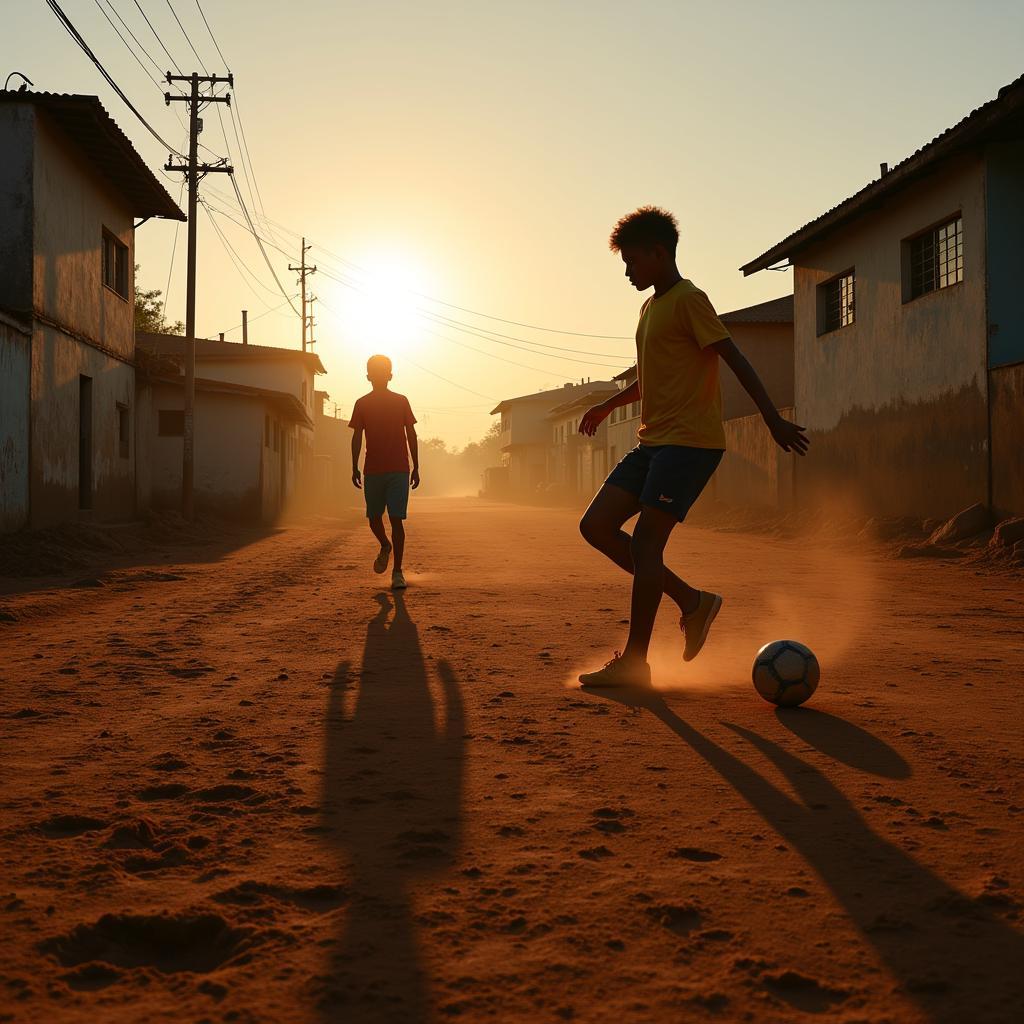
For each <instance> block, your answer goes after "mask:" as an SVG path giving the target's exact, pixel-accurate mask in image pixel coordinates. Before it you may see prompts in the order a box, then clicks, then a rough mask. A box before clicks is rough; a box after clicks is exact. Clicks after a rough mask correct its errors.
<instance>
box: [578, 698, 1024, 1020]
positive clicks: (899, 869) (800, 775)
mask: <svg viewBox="0 0 1024 1024" xmlns="http://www.w3.org/2000/svg"><path fill="white" fill-rule="evenodd" d="M588 692H590V693H594V694H597V693H599V694H600V695H601V696H603V697H607V698H608V699H610V700H614V701H616V702H618V703H620V704H624V705H626V706H627V707H631V708H638V707H643V708H646V709H647V710H648V711H649V712H650V713H651V714H652V715H654V717H655V718H657V719H658V720H659V721H661V722H662V723H664V724H665V725H666V726H667V727H668V728H669V729H671V730H672V732H674V733H675V734H676V735H677V736H678V737H679V738H680V739H681V740H682V741H683V742H684V743H686V744H687V745H688V746H689V747H690V748H691V749H692V750H693V751H694V752H695V753H696V754H698V755H699V756H700V757H702V758H703V759H704V760H705V761H706V762H707V763H708V764H709V765H710V766H711V767H712V768H714V769H715V771H716V772H718V774H719V775H720V776H721V777H722V778H723V779H725V780H726V781H727V782H728V783H729V784H730V785H731V786H732V787H733V788H734V789H735V790H736V792H737V793H739V794H740V795H741V796H742V797H743V798H744V799H745V800H746V801H747V802H748V803H749V804H750V805H751V806H752V807H753V808H754V809H755V810H756V811H757V812H758V813H759V814H760V815H761V816H762V817H763V818H764V820H765V821H766V822H767V823H768V824H769V825H770V826H771V827H772V828H773V829H775V831H776V832H778V834H779V835H780V836H782V837H783V839H785V840H786V841H787V842H788V843H790V844H791V846H792V847H793V848H794V849H795V850H796V851H797V852H799V853H800V855H801V856H803V857H804V859H805V860H806V861H807V862H808V864H810V866H811V867H812V868H813V869H814V870H815V872H816V873H817V874H818V876H819V877H820V878H821V879H822V881H823V882H824V883H825V884H826V885H827V886H828V887H829V889H830V890H831V891H832V893H833V894H834V895H835V897H836V899H837V900H838V901H839V903H840V904H841V905H842V907H843V908H844V910H845V911H846V913H847V914H848V916H849V917H850V920H851V921H852V922H853V923H854V924H855V925H856V927H857V928H858V929H859V930H860V932H861V933H862V934H863V935H864V937H865V938H866V939H867V940H868V941H869V942H870V943H871V945H872V946H874V948H875V949H876V950H877V951H878V954H879V956H880V958H881V959H882V961H883V962H884V963H885V965H886V967H887V968H888V970H889V971H890V973H891V974H892V976H893V978H894V979H895V982H896V984H897V986H898V987H899V989H900V991H901V992H902V993H903V994H904V995H906V996H907V997H908V998H910V999H911V1000H913V1001H914V1002H915V1003H916V1004H917V1005H918V1006H919V1008H920V1009H921V1010H922V1011H923V1013H924V1014H925V1015H926V1016H927V1019H929V1020H932V1021H938V1022H943V1024H947V1022H948V1024H963V1022H965V1021H971V1022H972V1024H995V1022H1008V1021H1011V1020H1019V1019H1020V1012H1021V1007H1022V1006H1024V971H1022V970H1021V965H1022V964H1024V937H1022V936H1021V935H1020V933H1019V932H1017V931H1016V930H1014V929H1013V928H1012V927H1011V926H1010V925H1009V924H1007V923H1006V922H1005V921H1004V920H1002V919H1001V918H1000V917H998V916H996V914H995V913H994V912H993V910H992V905H993V904H994V903H995V902H996V901H997V900H998V896H999V894H998V893H996V894H990V897H991V899H992V902H991V903H986V902H985V899H986V897H985V896H982V897H981V898H979V899H973V898H971V897H969V896H967V895H965V894H964V893H962V892H960V891H959V890H957V889H955V888H954V887H953V886H951V885H949V884H948V883H947V882H944V881H943V880H942V879H941V878H939V877H938V876H937V875H935V874H933V873H932V872H931V871H929V870H928V869H927V868H926V867H924V866H923V865H922V864H920V863H918V862H917V861H916V860H914V858H913V857H911V856H909V855H908V854H906V853H905V852H903V851H902V850H901V849H899V848H898V847H896V846H894V845H893V844H892V843H890V842H889V841H888V840H887V839H884V838H883V837H882V836H880V835H878V834H877V833H876V832H874V831H872V829H871V828H870V826H869V825H868V823H867V822H866V821H865V820H864V819H863V818H862V817H861V815H860V814H858V812H857V811H856V809H855V808H854V807H853V805H852V804H851V803H850V801H849V800H848V799H847V798H846V797H845V796H844V795H843V794H842V793H841V792H840V791H839V789H837V788H836V786H835V785H833V783H832V782H831V781H829V779H828V777H827V776H826V775H825V774H824V773H823V772H821V771H819V770H818V769H817V768H815V767H814V766H813V765H811V764H808V763H807V762H806V761H803V760H801V759H800V758H798V757H796V756H794V755H793V754H791V753H790V752H789V751H788V750H786V749H784V748H783V747H781V746H780V745H779V744H777V743H774V742H773V741H771V740H768V739H765V738H764V737H762V736H759V735H757V734H756V733H754V732H752V731H750V730H749V729H746V728H743V727H742V726H738V725H733V724H730V723H728V722H724V723H722V724H723V725H725V726H726V728H728V729H731V730H732V731H733V732H734V733H735V734H736V735H737V736H739V737H742V739H743V740H745V741H746V742H748V743H750V744H751V745H752V746H753V747H755V748H756V749H757V750H759V751H760V752H761V753H762V754H763V755H764V756H765V757H767V758H768V759H769V760H770V761H771V762H772V763H773V764H774V765H775V766H776V767H777V768H778V769H779V770H780V771H781V772H782V773H783V775H784V776H785V777H786V780H787V781H788V782H789V784H790V785H791V786H792V787H793V790H794V791H795V792H796V793H797V794H798V797H799V800H793V799H792V798H790V797H789V796H788V795H786V794H785V793H784V792H782V790H780V789H778V788H777V787H776V786H774V785H773V784H772V783H771V782H769V781H768V780H767V779H765V778H764V777H763V776H761V775H760V774H758V773H757V772H756V771H754V769H752V768H751V767H750V766H749V765H747V764H745V763H744V762H743V761H741V760H740V759H739V758H737V757H735V756H734V755H733V754H731V753H729V752H728V751H727V750H725V749H724V748H722V747H720V746H719V745H718V744H717V743H715V742H713V741H712V740H710V739H708V738H707V737H706V736H704V735H703V734H702V733H700V732H698V731H697V730H696V729H694V728H693V727H692V726H691V725H689V724H687V723H686V722H684V721H683V720H682V719H681V718H680V717H679V716H678V715H676V714H675V713H674V712H673V711H672V710H671V709H670V708H669V707H668V706H667V705H666V703H665V701H664V700H663V699H662V697H661V696H660V695H658V694H657V693H655V692H653V691H634V690H628V691H627V690H607V691H606V690H601V691H596V690H591V691H588ZM829 717H830V718H833V722H831V723H826V725H827V728H826V732H828V733H829V734H830V735H833V736H834V735H836V734H837V733H838V734H841V735H844V736H846V735H853V734H854V732H853V730H855V729H856V727H852V726H851V727H849V728H848V729H845V730H837V727H836V726H835V721H837V720H835V719H834V716H829ZM808 728H811V729H815V728H817V723H816V724H815V726H810V727H808ZM792 731H793V732H794V733H795V734H797V735H798V736H803V734H804V732H805V731H806V729H805V728H804V727H803V726H797V727H794V728H793V730H792ZM861 731H862V730H859V729H856V732H861ZM872 739H873V745H874V749H875V751H876V754H877V753H878V751H879V750H880V747H885V746H886V745H885V744H883V743H882V741H881V740H877V739H874V738H872ZM895 757H898V755H895V752H893V753H892V754H886V755H884V756H883V759H882V762H881V766H882V767H883V768H884V769H887V770H883V771H882V772H881V774H886V775H892V776H894V777H900V775H901V774H904V773H903V772H902V771H901V769H900V766H899V764H898V762H897V761H896V760H894V758H895ZM876 770H877V767H876ZM906 773H907V774H908V773H909V769H908V770H907V772H906ZM780 980H783V981H785V980H786V979H785V977H784V978H783V979H780ZM806 989H807V986H803V985H802V981H801V979H800V978H799V977H796V976H794V977H790V978H789V984H788V988H787V986H786V985H781V986H780V991H779V992H778V993H777V994H778V995H780V996H781V997H782V998H783V999H786V1001H788V1002H791V1003H792V1004H793V1005H794V1006H798V1007H800V1008H807V1009H810V1008H812V1007H810V1006H801V1004H802V1003H806V1002H807V1001H808V997H823V998H824V999H825V1000H826V1001H827V1002H833V1003H834V1002H838V1001H842V1000H843V999H844V998H845V996H844V994H843V993H841V992H832V993H829V992H817V993H810V992H808V991H807V990H806ZM824 1008H825V1007H824V1006H819V1007H817V1009H824Z"/></svg>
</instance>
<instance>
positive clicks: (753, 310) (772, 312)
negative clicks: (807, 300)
mask: <svg viewBox="0 0 1024 1024" xmlns="http://www.w3.org/2000/svg"><path fill="white" fill-rule="evenodd" d="M719 319H720V320H721V321H722V323H723V324H791V323H792V322H793V296H792V295H781V296H779V298H777V299H769V300H768V301H767V302H759V303H758V304H757V305H756V306H746V307H745V308H744V309H733V310H731V311H730V312H728V313H722V314H721V315H720V316H719Z"/></svg>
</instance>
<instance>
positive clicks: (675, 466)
mask: <svg viewBox="0 0 1024 1024" xmlns="http://www.w3.org/2000/svg"><path fill="white" fill-rule="evenodd" d="M724 454H725V452H724V451H723V450H722V449H721V448H689V447H686V446H685V445H681V444H652V445H645V444H638V445H637V446H636V447H635V448H634V449H633V450H632V451H630V452H627V453H626V454H625V455H623V456H622V458H621V459H620V460H619V464H618V465H617V466H616V467H615V468H614V469H613V470H612V471H611V473H609V474H608V479H607V480H606V481H605V483H609V484H613V485H614V486H615V487H621V488H622V489H623V490H624V491H629V493H630V494H635V495H636V496H637V498H639V500H640V504H641V505H646V506H649V507H650V508H660V509H663V510H664V511H665V512H668V513H670V514H671V515H674V516H675V517H676V519H678V520H679V522H682V521H683V520H684V519H685V518H686V513H687V512H689V511H690V507H691V506H692V505H693V503H694V502H695V501H696V500H697V499H698V498H699V497H700V494H701V491H703V490H704V488H705V487H706V486H707V484H708V481H709V480H710V479H711V477H712V475H713V474H714V472H715V470H716V469H717V468H718V464H719V463H720V462H721V461H722V456H723V455H724Z"/></svg>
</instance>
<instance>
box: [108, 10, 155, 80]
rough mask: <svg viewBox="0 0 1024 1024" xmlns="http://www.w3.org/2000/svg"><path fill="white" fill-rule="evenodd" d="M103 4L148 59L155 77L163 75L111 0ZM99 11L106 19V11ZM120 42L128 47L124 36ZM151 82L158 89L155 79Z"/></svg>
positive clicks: (133, 52) (115, 29)
mask: <svg viewBox="0 0 1024 1024" xmlns="http://www.w3.org/2000/svg"><path fill="white" fill-rule="evenodd" d="M104 2H105V3H106V5H107V6H108V7H109V8H110V10H111V11H112V12H113V15H114V17H115V18H117V20H118V21H119V22H121V24H122V25H123V26H124V29H125V31H126V32H127V33H128V35H130V36H131V37H132V39H134V40H135V45H136V46H138V48H139V49H140V50H141V51H142V52H143V53H144V54H145V55H146V56H147V57H148V58H149V63H150V64H152V65H153V67H154V68H155V69H156V73H157V75H158V76H159V75H163V73H164V72H163V69H162V68H161V67H160V65H159V64H157V62H156V61H155V60H153V55H152V54H151V53H150V52H149V50H147V49H146V48H145V47H144V46H143V45H142V43H140V42H139V38H138V36H136V35H135V33H134V32H133V31H132V30H131V28H129V26H128V23H127V22H126V21H125V20H124V18H122V17H121V15H120V13H119V12H118V10H117V8H116V7H115V6H114V5H113V3H112V2H111V0H104ZM98 3H99V0H97V5H98ZM100 11H101V12H102V13H103V16H104V17H106V11H104V10H103V8H102V7H100ZM107 21H110V19H109V18H107ZM111 25H112V26H113V22H111ZM113 27H114V31H115V32H117V27H116V26H113ZM117 34H118V35H119V36H121V33H120V32H117ZM121 41H122V42H123V43H124V44H125V46H128V41H127V40H126V39H125V38H124V36H121ZM128 49H129V50H131V47H130V46H129V47H128ZM134 55H135V51H134V50H132V56H134ZM136 60H138V58H137V57H136ZM144 70H145V69H144ZM146 74H147V75H149V71H148V70H147V71H146ZM149 77H150V78H152V75H149ZM153 81H154V83H155V84H156V86H157V88H160V83H159V82H158V81H157V79H155V78H154V79H153ZM161 91H162V90H161Z"/></svg>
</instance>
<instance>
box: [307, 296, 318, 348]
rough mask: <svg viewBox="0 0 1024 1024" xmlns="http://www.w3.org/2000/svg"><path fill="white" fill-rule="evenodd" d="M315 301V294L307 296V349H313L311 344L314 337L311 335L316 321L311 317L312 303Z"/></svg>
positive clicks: (314, 341)
mask: <svg viewBox="0 0 1024 1024" xmlns="http://www.w3.org/2000/svg"><path fill="white" fill-rule="evenodd" d="M314 302H316V296H315V295H310V297H309V341H308V342H307V344H308V345H309V351H310V352H312V351H313V346H314V345H315V344H316V338H314V337H313V325H314V324H315V323H316V321H315V320H314V319H313V303H314Z"/></svg>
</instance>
